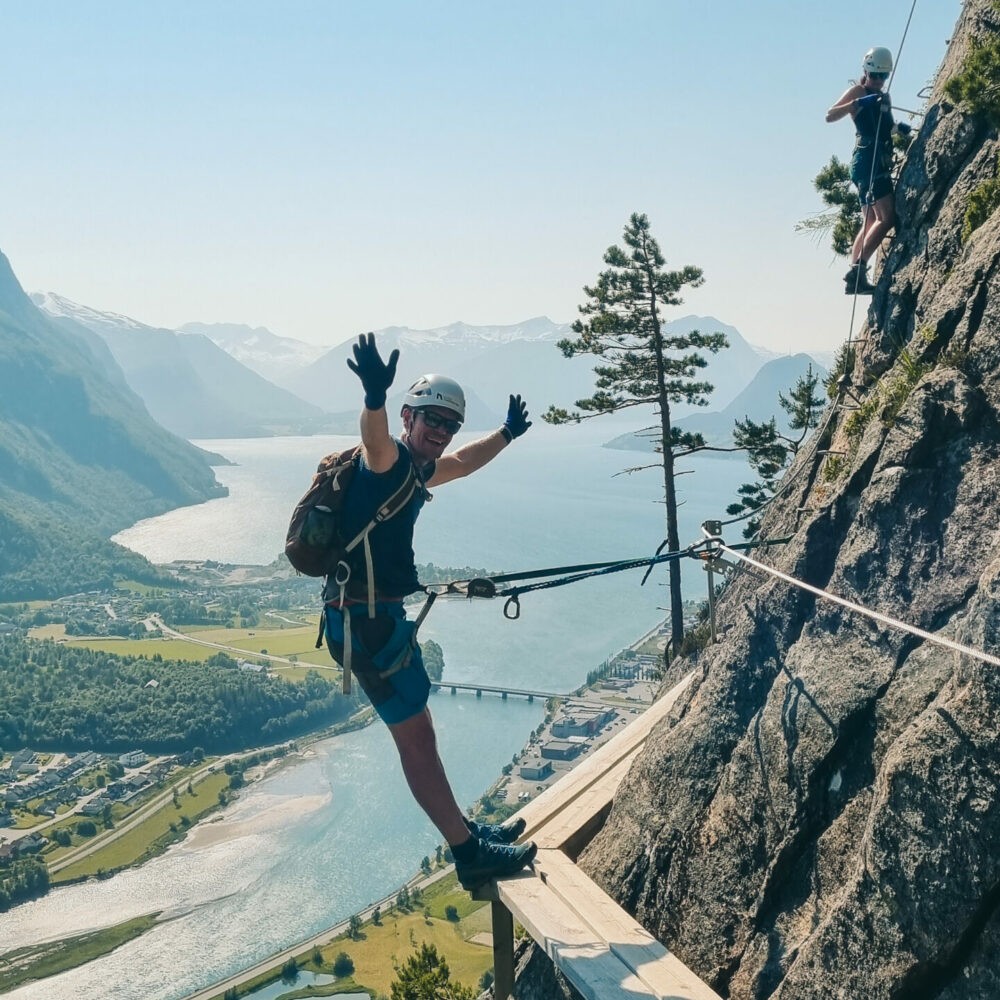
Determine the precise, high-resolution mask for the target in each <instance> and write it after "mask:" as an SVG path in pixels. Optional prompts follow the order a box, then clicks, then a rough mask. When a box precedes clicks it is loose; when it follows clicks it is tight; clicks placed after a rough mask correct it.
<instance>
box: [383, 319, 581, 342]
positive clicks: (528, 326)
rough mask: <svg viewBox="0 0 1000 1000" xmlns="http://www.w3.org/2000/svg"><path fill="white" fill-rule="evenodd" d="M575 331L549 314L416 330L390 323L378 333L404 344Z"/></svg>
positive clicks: (542, 337) (548, 337) (554, 336)
mask: <svg viewBox="0 0 1000 1000" xmlns="http://www.w3.org/2000/svg"><path fill="white" fill-rule="evenodd" d="M571 333H572V330H571V328H570V324H569V323H553V322H552V320H550V319H549V318H548V317H547V316H535V317H533V318H532V319H526V320H524V321H523V322H521V323H514V324H511V325H508V326H470V325H469V324H468V323H463V322H461V321H459V322H456V323H450V324H448V326H438V327H434V328H432V329H430V330H414V329H411V328H410V327H408V326H389V327H386V328H385V329H384V330H379V331H378V332H377V336H378V337H379V339H380V340H381V338H382V337H386V338H388V339H393V340H395V341H396V342H397V343H398V344H402V345H404V346H414V347H420V346H425V345H427V344H448V345H450V346H460V345H461V344H463V343H469V344H482V343H487V344H509V343H512V342H513V341H515V340H527V341H553V342H555V341H557V340H560V339H561V338H563V337H568V336H569V335H570V334H571Z"/></svg>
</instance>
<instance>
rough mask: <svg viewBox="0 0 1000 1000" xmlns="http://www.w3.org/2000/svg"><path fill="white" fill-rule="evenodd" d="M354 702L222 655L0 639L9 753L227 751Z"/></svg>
mask: <svg viewBox="0 0 1000 1000" xmlns="http://www.w3.org/2000/svg"><path fill="white" fill-rule="evenodd" d="M354 706H355V702H354V701H353V700H352V699H350V698H345V697H344V696H343V695H342V694H341V693H340V691H339V687H337V686H336V685H334V684H332V683H331V682H330V681H328V680H326V679H325V678H323V677H321V676H320V675H319V674H318V673H316V672H310V673H309V674H308V675H307V676H306V678H305V679H304V681H302V682H301V683H295V684H292V683H289V682H288V681H285V680H282V679H279V678H275V677H271V676H268V675H266V674H263V673H253V672H250V671H245V670H240V669H239V668H238V667H237V664H236V662H235V661H234V660H233V659H231V658H230V657H228V656H226V655H225V654H224V653H219V654H217V655H216V656H213V657H212V658H211V659H210V660H208V661H206V662H204V663H192V662H187V661H183V660H166V659H162V658H161V657H160V656H158V655H157V656H153V657H152V658H149V659H146V658H139V657H118V656H111V655H109V654H107V653H103V652H97V651H93V650H88V649H80V648H67V647H65V646H60V645H57V644H55V643H53V642H30V641H26V640H24V639H22V638H19V637H17V636H14V635H8V636H6V637H3V638H0V747H2V748H3V749H4V750H7V751H9V750H16V749H20V748H21V747H27V746H30V747H31V748H33V749H38V750H53V751H63V752H71V751H73V752H75V751H81V750H96V751H98V752H111V751H119V752H120V751H123V750H126V749H133V748H139V749H143V750H146V751H148V752H150V753H176V752H180V751H183V750H189V749H192V748H194V747H200V748H202V749H203V750H204V751H206V752H208V753H224V752H231V751H235V750H246V749H250V748H253V747H258V746H262V745H266V744H269V743H275V742H278V741H281V740H285V739H290V738H293V737H295V736H298V735H301V734H303V733H305V732H308V731H310V730H313V729H316V728H318V727H320V726H324V725H329V724H331V723H334V722H336V721H338V720H340V719H343V718H346V717H347V715H349V714H350V711H351V709H352V707H354Z"/></svg>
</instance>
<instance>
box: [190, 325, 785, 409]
mask: <svg viewBox="0 0 1000 1000" xmlns="http://www.w3.org/2000/svg"><path fill="white" fill-rule="evenodd" d="M184 329H197V330H198V331H199V332H204V333H205V335H206V336H209V337H212V338H213V339H215V340H216V343H217V344H218V345H219V346H220V347H222V348H223V349H225V350H227V351H230V352H231V353H232V354H233V355H234V357H239V358H251V357H252V359H253V364H254V370H255V371H257V372H259V373H260V374H262V375H264V376H265V377H268V378H271V379H272V380H273V381H274V382H275V383H277V384H278V385H281V386H284V387H285V388H287V389H289V390H290V391H292V392H294V393H296V394H297V395H298V396H300V397H301V398H302V399H305V400H308V401H309V402H311V403H313V404H314V405H316V406H318V407H321V408H322V409H324V410H327V411H329V412H332V413H336V414H343V415H344V418H346V419H347V420H348V421H349V422H350V427H351V429H353V427H354V426H355V423H356V413H357V408H358V405H359V398H360V392H359V387H358V383H357V378H356V377H355V376H354V374H353V373H352V372H351V371H350V369H348V367H347V364H346V361H347V359H348V358H349V357H351V351H352V347H353V341H349V342H346V343H343V344H340V345H338V346H337V347H333V348H330V349H329V350H327V351H325V352H324V353H322V354H321V355H320V356H319V357H317V358H315V359H314V360H312V361H310V362H308V363H306V364H302V365H300V366H299V367H298V368H294V367H293V366H291V365H290V363H289V359H290V358H291V357H293V356H294V355H295V352H294V350H293V349H292V348H291V347H290V345H294V344H295V343H296V342H295V341H289V340H288V339H287V338H281V337H275V335H274V334H272V333H270V331H267V330H262V329H260V328H258V329H251V328H250V327H225V328H223V329H222V330H219V329H218V328H217V327H213V326H205V325H195V324H188V325H187V326H185V327H184ZM694 329H697V330H700V331H701V332H703V333H714V332H721V333H724V334H726V336H727V338H728V340H729V344H730V347H729V348H728V349H727V350H724V351H722V352H720V353H719V354H718V355H715V356H711V357H710V358H709V365H708V368H707V369H706V370H705V371H706V374H705V377H706V378H707V379H709V381H711V382H712V383H713V385H714V386H715V392H714V393H713V396H712V402H713V404H714V405H716V406H719V407H722V406H725V405H727V404H728V403H729V402H731V401H732V399H733V398H734V397H735V396H736V395H737V394H738V393H739V392H741V391H742V390H743V389H744V388H745V387H746V386H747V384H748V382H749V381H750V380H751V379H752V378H753V376H754V374H755V373H756V372H757V371H758V370H759V369H760V368H761V366H762V365H763V364H764V363H765V362H766V361H767V360H769V359H771V358H773V357H774V355H773V353H771V352H766V351H761V350H759V349H757V348H754V347H752V346H751V345H750V344H748V343H747V342H746V340H745V339H744V338H743V337H742V336H741V335H740V333H739V331H738V330H737V329H736V328H735V327H732V326H729V325H728V324H726V323H722V322H720V321H719V320H717V319H715V318H714V317H711V316H684V317H681V318H679V319H676V320H672V321H671V322H669V323H667V324H665V325H664V330H665V332H666V333H667V334H668V335H670V334H681V333H687V332H689V331H691V330H694ZM375 335H376V338H377V340H378V343H379V345H380V347H381V348H382V351H383V354H384V355H385V356H388V353H389V352H390V351H391V350H393V349H395V348H398V349H399V351H400V360H399V368H398V372H397V377H396V383H395V386H394V389H395V393H394V394H391V395H390V397H389V408H390V411H393V412H394V411H396V410H397V409H398V406H399V402H400V400H401V398H402V394H403V392H404V391H405V388H406V387H407V386H408V385H410V384H411V383H412V382H413V381H414V380H415V379H416V378H417V377H418V376H420V375H422V374H424V373H426V372H442V373H446V374H448V375H451V376H452V377H453V378H456V379H457V380H458V381H459V382H460V383H461V384H462V385H463V386H464V387H465V389H466V391H467V393H468V394H469V396H470V404H469V418H468V421H467V425H468V426H469V428H470V429H482V428H483V427H488V426H493V425H494V424H495V423H496V422H497V421H498V420H500V419H502V416H503V413H504V411H505V409H506V401H507V395H508V393H511V392H516V393H520V394H521V395H522V396H523V397H524V398H525V399H526V400H527V401H528V404H529V406H530V408H531V410H532V412H533V413H534V414H540V413H542V412H543V411H544V410H546V409H547V408H548V407H549V405H550V404H555V405H557V406H563V407H567V408H571V407H572V406H573V404H574V403H575V401H576V400H577V399H580V398H583V397H585V396H588V395H590V394H591V392H592V391H593V368H594V363H595V359H594V358H592V357H589V356H583V357H575V358H571V359H566V358H564V357H563V355H562V352H561V351H559V350H558V348H557V347H556V344H557V343H558V341H560V340H562V339H563V338H565V337H572V336H573V333H572V329H571V327H570V324H568V323H555V322H553V321H552V320H550V319H548V318H547V317H545V316H539V317H535V318H533V319H529V320H525V321H524V322H522V323H518V324H514V325H509V326H470V325H468V324H466V323H452V324H450V325H449V326H444V327H437V328H434V329H430V330H415V329H412V328H410V327H401V326H393V327H387V328H385V329H382V330H377V331H375ZM303 346H304V345H303ZM271 351H273V352H274V354H273V357H272V356H271V355H270V353H269V352H271ZM297 356H298V357H300V358H301V357H305V356H306V354H305V352H299V353H298V355H297ZM247 363H249V361H248V362H247ZM477 397H478V398H477ZM692 412H698V408H697V407H685V406H679V407H677V409H676V413H677V415H678V416H681V415H683V414H685V413H692Z"/></svg>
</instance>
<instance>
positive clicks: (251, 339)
mask: <svg viewBox="0 0 1000 1000" xmlns="http://www.w3.org/2000/svg"><path fill="white" fill-rule="evenodd" d="M177 332H178V333H181V334H192V335H201V336H203V337H208V339H209V340H211V341H212V342H213V343H214V344H216V345H217V346H219V347H221V348H222V350H224V351H225V352H226V353H227V354H230V355H232V357H234V358H236V360H237V361H239V362H240V363H241V364H244V365H246V366H247V368H249V369H251V371H255V372H256V373H257V374H258V375H263V376H264V378H266V379H269V380H271V381H278V380H280V379H281V378H282V377H283V376H286V375H289V374H291V373H292V372H296V371H298V370H299V369H301V368H305V367H306V366H307V365H311V364H312V363H313V362H314V361H315V360H316V359H317V358H319V357H321V356H322V355H324V354H325V353H326V352H327V351H328V350H329V349H330V348H329V346H323V345H320V344H307V343H305V342H304V341H301V340H295V339H294V338H292V337H280V336H278V335H277V334H275V333H272V332H271V331H270V330H268V329H267V327H265V326H256V327H251V326H245V325H244V324H241V323H185V324H184V325H183V326H181V327H178V330H177Z"/></svg>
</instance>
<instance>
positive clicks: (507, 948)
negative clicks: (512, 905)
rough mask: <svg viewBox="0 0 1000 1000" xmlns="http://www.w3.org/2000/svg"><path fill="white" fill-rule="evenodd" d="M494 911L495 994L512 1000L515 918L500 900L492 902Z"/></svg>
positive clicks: (501, 998) (501, 999) (503, 998)
mask: <svg viewBox="0 0 1000 1000" xmlns="http://www.w3.org/2000/svg"><path fill="white" fill-rule="evenodd" d="M490 907H491V909H492V912H493V996H494V997H495V1000H510V998H511V997H512V996H513V995H514V918H513V917H512V916H511V912H510V910H508V909H507V907H506V906H504V904H503V903H501V902H500V901H499V900H496V899H494V900H493V901H492V902H491V903H490Z"/></svg>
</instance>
